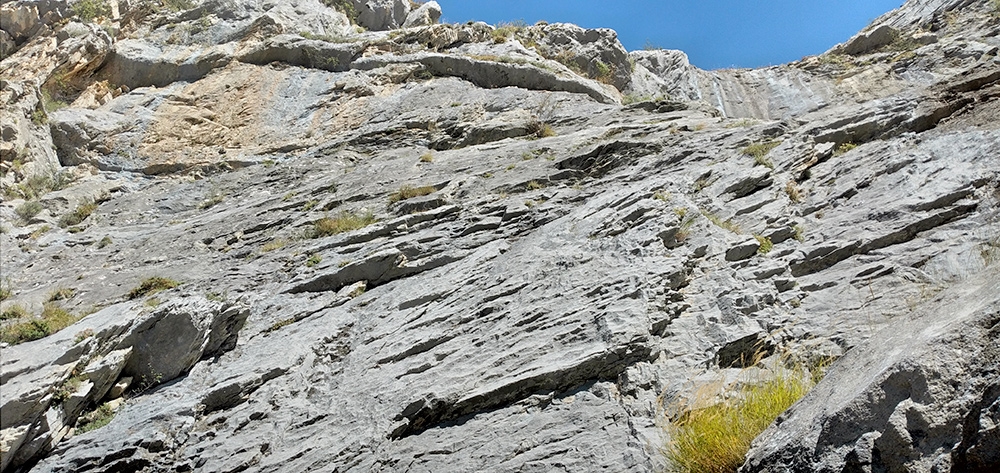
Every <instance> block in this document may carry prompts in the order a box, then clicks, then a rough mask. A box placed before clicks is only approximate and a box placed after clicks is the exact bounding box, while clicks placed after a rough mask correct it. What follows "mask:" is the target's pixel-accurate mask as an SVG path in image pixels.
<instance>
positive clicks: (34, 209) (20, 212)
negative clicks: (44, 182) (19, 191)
mask: <svg viewBox="0 0 1000 473" xmlns="http://www.w3.org/2000/svg"><path fill="white" fill-rule="evenodd" d="M41 211H42V204H41V203H39V202H38V201H35V200H32V201H28V202H25V203H23V204H21V205H18V206H17V208H16V209H14V213H16V214H17V216H18V217H21V220H24V221H25V222H28V221H30V220H31V219H32V218H34V217H35V215H38V213H39V212H41Z"/></svg>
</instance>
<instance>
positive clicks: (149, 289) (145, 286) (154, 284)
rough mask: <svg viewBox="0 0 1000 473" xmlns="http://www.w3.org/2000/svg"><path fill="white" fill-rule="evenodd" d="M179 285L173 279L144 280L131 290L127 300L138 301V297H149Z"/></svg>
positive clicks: (153, 278) (157, 277)
mask: <svg viewBox="0 0 1000 473" xmlns="http://www.w3.org/2000/svg"><path fill="white" fill-rule="evenodd" d="M180 285H181V283H179V282H177V281H174V280H173V279H170V278H164V277H161V276H153V277H150V278H146V279H144V280H143V281H142V282H141V283H139V285H138V286H136V287H134V288H132V290H131V291H129V293H128V298H129V299H139V298H140V297H146V296H151V295H153V294H156V293H157V292H160V291H166V290H167V289H173V288H175V287H177V286H180Z"/></svg>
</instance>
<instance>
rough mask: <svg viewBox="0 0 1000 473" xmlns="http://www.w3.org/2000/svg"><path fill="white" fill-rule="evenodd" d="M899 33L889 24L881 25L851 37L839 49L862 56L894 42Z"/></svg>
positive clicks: (844, 52)
mask: <svg viewBox="0 0 1000 473" xmlns="http://www.w3.org/2000/svg"><path fill="white" fill-rule="evenodd" d="M899 34H900V33H899V31H898V30H896V29H895V28H893V27H891V26H889V25H879V26H877V27H875V28H874V29H871V30H869V31H867V32H865V33H861V34H858V35H857V36H855V37H853V38H851V39H850V40H849V41H848V42H847V43H845V44H844V45H843V47H841V48H839V49H838V51H840V52H842V53H843V54H850V55H852V56H860V55H862V54H867V53H870V52H872V51H875V50H876V49H878V48H881V47H883V46H886V45H888V44H890V43H892V42H893V41H895V40H896V38H899Z"/></svg>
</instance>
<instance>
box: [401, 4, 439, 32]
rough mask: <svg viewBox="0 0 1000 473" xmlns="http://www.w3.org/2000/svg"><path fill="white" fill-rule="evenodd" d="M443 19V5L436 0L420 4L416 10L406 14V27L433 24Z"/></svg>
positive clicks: (404, 25)
mask: <svg viewBox="0 0 1000 473" xmlns="http://www.w3.org/2000/svg"><path fill="white" fill-rule="evenodd" d="M440 19H441V6H440V5H438V3H437V2H435V1H433V0H432V1H430V2H427V3H425V4H423V5H420V7H418V8H417V9H416V10H413V11H411V12H410V13H409V14H408V15H406V22H405V23H404V24H403V27H404V28H413V27H417V26H428V25H433V24H436V23H437V22H438V20H440Z"/></svg>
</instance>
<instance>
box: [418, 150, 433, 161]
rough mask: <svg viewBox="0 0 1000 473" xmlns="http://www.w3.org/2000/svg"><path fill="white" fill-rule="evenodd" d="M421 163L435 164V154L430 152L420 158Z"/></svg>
mask: <svg viewBox="0 0 1000 473" xmlns="http://www.w3.org/2000/svg"><path fill="white" fill-rule="evenodd" d="M420 162H422V163H433V162H434V154H433V153H431V152H430V151H428V152H426V153H424V154H423V155H421V156H420Z"/></svg>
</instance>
